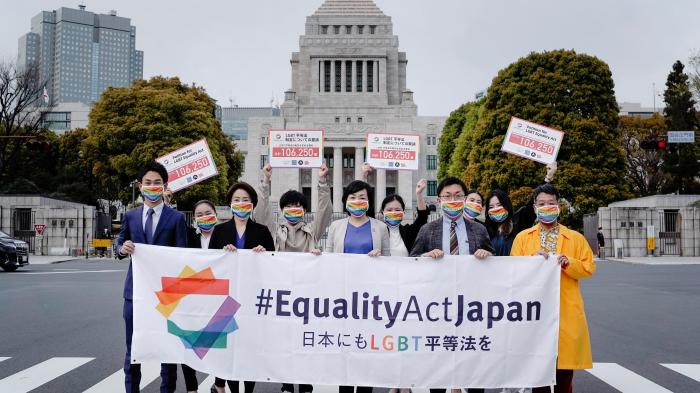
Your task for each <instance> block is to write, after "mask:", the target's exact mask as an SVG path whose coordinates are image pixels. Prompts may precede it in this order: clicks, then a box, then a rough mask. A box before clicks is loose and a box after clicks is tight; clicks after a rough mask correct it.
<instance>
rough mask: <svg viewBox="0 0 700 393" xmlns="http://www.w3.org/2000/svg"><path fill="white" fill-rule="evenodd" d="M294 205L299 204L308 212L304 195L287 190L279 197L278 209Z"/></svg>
mask: <svg viewBox="0 0 700 393" xmlns="http://www.w3.org/2000/svg"><path fill="white" fill-rule="evenodd" d="M295 203H298V204H300V205H301V207H303V208H304V210H305V211H307V212H308V211H309V200H308V199H306V196H304V194H302V193H300V192H299V191H297V190H289V191H287V192H285V193H284V194H282V196H281V197H280V209H284V208H285V207H287V206H289V205H293V204H295Z"/></svg>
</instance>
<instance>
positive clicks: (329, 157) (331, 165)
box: [323, 154, 334, 168]
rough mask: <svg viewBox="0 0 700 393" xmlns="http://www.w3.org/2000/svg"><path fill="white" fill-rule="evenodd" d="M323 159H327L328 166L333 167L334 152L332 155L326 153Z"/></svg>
mask: <svg viewBox="0 0 700 393" xmlns="http://www.w3.org/2000/svg"><path fill="white" fill-rule="evenodd" d="M323 159H324V160H325V161H326V165H327V166H328V168H333V164H334V162H333V155H332V154H331V155H324V156H323Z"/></svg>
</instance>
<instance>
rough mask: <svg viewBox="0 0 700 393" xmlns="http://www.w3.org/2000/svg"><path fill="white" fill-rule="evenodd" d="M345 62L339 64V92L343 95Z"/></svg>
mask: <svg viewBox="0 0 700 393" xmlns="http://www.w3.org/2000/svg"><path fill="white" fill-rule="evenodd" d="M345 72H346V71H345V60H343V61H341V62H340V92H341V93H345Z"/></svg>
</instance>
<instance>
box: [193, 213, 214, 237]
mask: <svg viewBox="0 0 700 393" xmlns="http://www.w3.org/2000/svg"><path fill="white" fill-rule="evenodd" d="M194 222H195V223H196V224H197V228H199V230H200V231H201V232H204V233H209V232H211V231H212V229H214V225H216V214H209V215H206V216H201V217H195V218H194Z"/></svg>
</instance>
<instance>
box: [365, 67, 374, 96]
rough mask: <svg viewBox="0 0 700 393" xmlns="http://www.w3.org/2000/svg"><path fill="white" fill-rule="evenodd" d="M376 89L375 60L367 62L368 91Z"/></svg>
mask: <svg viewBox="0 0 700 393" xmlns="http://www.w3.org/2000/svg"><path fill="white" fill-rule="evenodd" d="M373 91H374V61H372V60H370V61H368V62H367V92H368V93H371V92H373Z"/></svg>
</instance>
